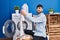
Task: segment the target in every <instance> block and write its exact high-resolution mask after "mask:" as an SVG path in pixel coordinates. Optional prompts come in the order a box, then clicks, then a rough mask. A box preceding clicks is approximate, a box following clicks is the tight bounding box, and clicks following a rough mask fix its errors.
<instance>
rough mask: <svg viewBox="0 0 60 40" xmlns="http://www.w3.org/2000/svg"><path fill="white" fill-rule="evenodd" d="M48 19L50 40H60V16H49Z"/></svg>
mask: <svg viewBox="0 0 60 40" xmlns="http://www.w3.org/2000/svg"><path fill="white" fill-rule="evenodd" d="M46 17H47V34H48V35H49V40H60V14H48V15H46Z"/></svg>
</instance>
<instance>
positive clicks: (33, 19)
mask: <svg viewBox="0 0 60 40" xmlns="http://www.w3.org/2000/svg"><path fill="white" fill-rule="evenodd" d="M25 18H27V19H28V20H30V21H32V22H35V23H37V22H43V16H42V17H37V18H34V17H32V16H29V15H28V14H27V15H26V16H25Z"/></svg>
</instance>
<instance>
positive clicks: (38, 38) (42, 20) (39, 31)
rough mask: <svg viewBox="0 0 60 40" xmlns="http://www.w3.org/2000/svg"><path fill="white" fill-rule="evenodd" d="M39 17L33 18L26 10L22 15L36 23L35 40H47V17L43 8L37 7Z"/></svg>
mask: <svg viewBox="0 0 60 40" xmlns="http://www.w3.org/2000/svg"><path fill="white" fill-rule="evenodd" d="M36 9H37V14H38V15H37V16H36V17H31V16H29V14H27V13H26V12H25V11H24V10H21V14H22V15H23V16H24V17H25V18H26V19H28V20H30V21H32V22H34V23H36V29H35V31H34V38H33V40H45V38H46V28H45V26H46V16H45V15H44V13H43V6H42V5H41V4H39V5H37V8H36Z"/></svg>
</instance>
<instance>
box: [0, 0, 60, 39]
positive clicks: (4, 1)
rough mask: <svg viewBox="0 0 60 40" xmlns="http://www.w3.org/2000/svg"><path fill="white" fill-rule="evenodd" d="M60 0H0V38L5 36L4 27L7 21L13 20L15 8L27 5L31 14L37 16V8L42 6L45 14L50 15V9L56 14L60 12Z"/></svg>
mask: <svg viewBox="0 0 60 40" xmlns="http://www.w3.org/2000/svg"><path fill="white" fill-rule="evenodd" d="M59 1H60V0H0V38H4V37H5V36H4V35H3V34H2V26H3V24H4V22H5V21H6V20H7V19H11V14H12V13H13V12H14V6H15V5H17V6H20V7H21V6H22V5H23V4H24V3H27V4H28V6H29V12H32V13H33V14H36V6H37V5H38V4H42V5H43V6H44V13H45V14H48V9H49V8H53V9H54V10H55V12H60V3H59Z"/></svg>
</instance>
